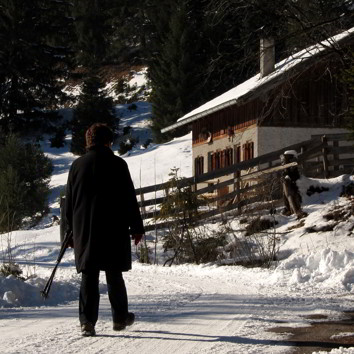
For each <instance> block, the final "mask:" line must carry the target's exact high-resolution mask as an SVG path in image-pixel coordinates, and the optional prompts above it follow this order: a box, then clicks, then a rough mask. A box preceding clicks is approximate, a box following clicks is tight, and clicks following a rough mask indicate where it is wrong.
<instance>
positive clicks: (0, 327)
mask: <svg viewBox="0 0 354 354" xmlns="http://www.w3.org/2000/svg"><path fill="white" fill-rule="evenodd" d="M64 271H65V272H69V271H70V270H68V269H66V270H64ZM71 271H73V270H71ZM222 274H223V275H224V277H222V276H221V275H222ZM266 274H267V271H264V272H263V271H262V270H260V271H259V274H255V272H254V271H253V272H252V271H250V272H248V271H247V270H245V269H243V270H242V269H239V270H238V268H237V267H230V268H228V267H227V268H209V269H208V270H205V269H203V268H202V267H196V266H187V267H172V268H163V267H155V266H143V265H138V264H136V266H135V268H134V270H133V271H131V272H129V273H127V274H126V276H125V278H126V283H127V287H128V292H129V298H130V310H131V311H133V312H135V313H136V315H137V322H136V323H135V324H134V325H133V326H132V327H129V328H128V329H127V330H125V331H122V332H114V331H113V330H112V323H111V317H110V308H109V303H108V298H107V295H103V296H102V297H101V306H100V318H99V322H98V323H97V327H96V329H97V336H96V337H93V338H83V337H81V335H80V328H79V323H78V318H77V302H73V303H70V304H68V305H65V306H55V307H40V308H30V309H28V308H27V309H26V310H21V309H16V308H12V309H6V308H1V309H0V331H1V347H0V352H1V353H85V354H90V353H285V352H287V351H289V350H291V347H290V343H287V342H286V338H282V337H280V336H279V335H278V336H277V335H275V334H273V333H269V332H266V329H268V328H270V327H274V326H277V325H279V324H280V323H281V325H282V326H284V325H287V324H288V325H292V326H294V325H304V322H305V320H304V318H303V315H304V314H306V313H311V312H313V311H317V312H318V311H321V312H322V313H326V312H327V313H328V312H329V311H330V310H332V309H333V308H334V307H335V306H336V303H337V306H340V303H342V304H343V301H344V302H345V300H347V301H350V299H349V297H348V298H346V296H344V297H342V298H338V297H336V299H335V296H331V295H328V296H326V295H323V296H322V297H321V299H320V300H319V298H316V296H314V294H312V295H311V294H310V293H308V292H307V294H306V295H305V294H303V293H302V294H300V293H299V294H292V296H286V295H284V289H282V290H281V291H280V292H279V295H277V291H276V290H274V289H271V288H269V287H268V286H264V287H258V286H255V284H256V283H258V285H259V284H260V282H261V281H262V277H264V276H265V275H266ZM102 281H104V277H102ZM319 303H320V305H319Z"/></svg>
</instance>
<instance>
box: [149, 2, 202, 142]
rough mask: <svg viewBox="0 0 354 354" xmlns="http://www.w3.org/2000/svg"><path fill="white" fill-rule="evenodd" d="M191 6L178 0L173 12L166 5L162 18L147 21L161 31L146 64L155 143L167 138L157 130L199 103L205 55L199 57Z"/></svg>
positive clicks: (169, 135) (166, 135) (196, 32)
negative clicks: (147, 66)
mask: <svg viewBox="0 0 354 354" xmlns="http://www.w3.org/2000/svg"><path fill="white" fill-rule="evenodd" d="M192 3H193V2H192V1H186V0H180V1H178V4H177V6H176V7H175V8H174V11H171V8H169V7H167V6H166V8H165V7H161V9H160V8H159V12H160V13H161V12H162V11H166V12H165V13H163V15H164V16H165V17H163V16H159V17H156V18H154V19H151V21H154V22H153V23H154V25H155V27H156V31H164V32H160V33H159V34H158V36H159V38H158V39H157V41H156V42H155V45H156V46H157V47H158V49H157V50H156V49H155V47H154V46H152V47H151V51H153V52H152V54H151V59H150V63H149V78H150V79H151V84H152V94H151V98H150V100H151V103H152V130H153V133H154V136H155V140H156V141H157V142H162V141H165V140H168V139H170V138H171V134H165V135H162V134H161V132H160V130H161V128H163V127H166V126H168V125H171V124H173V123H175V122H176V120H177V119H178V118H180V117H181V116H183V115H184V114H186V113H187V112H189V111H190V110H192V109H193V108H194V107H196V106H198V104H199V103H201V102H202V98H203V97H202V92H203V91H202V90H201V83H202V79H201V78H202V75H203V72H204V64H205V62H204V59H203V58H204V56H205V55H204V56H203V55H202V51H203V48H201V44H200V43H202V41H201V38H200V36H199V34H200V33H201V31H200V29H199V27H198V23H197V19H198V16H197V13H196V12H194V11H193V10H194V8H193V4H192ZM156 53H158V55H156ZM184 131H185V130H184V129H183V130H182V131H179V132H177V134H180V133H182V132H184ZM175 133H176V132H174V133H173V134H175Z"/></svg>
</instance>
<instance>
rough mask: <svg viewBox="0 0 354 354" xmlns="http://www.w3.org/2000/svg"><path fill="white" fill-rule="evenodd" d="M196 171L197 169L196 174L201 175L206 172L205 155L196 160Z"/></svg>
mask: <svg viewBox="0 0 354 354" xmlns="http://www.w3.org/2000/svg"><path fill="white" fill-rule="evenodd" d="M194 171H195V175H196V176H199V175H201V174H203V173H204V157H203V156H198V157H197V158H196V159H195V160H194Z"/></svg>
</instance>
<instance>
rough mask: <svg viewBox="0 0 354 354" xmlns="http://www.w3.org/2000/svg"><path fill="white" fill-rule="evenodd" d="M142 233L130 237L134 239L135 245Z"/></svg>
mask: <svg viewBox="0 0 354 354" xmlns="http://www.w3.org/2000/svg"><path fill="white" fill-rule="evenodd" d="M143 236H144V234H133V235H132V239H133V240H134V243H135V245H137V244H138V243H139V242H140V241H141V239H142V238H143Z"/></svg>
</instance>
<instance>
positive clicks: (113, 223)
mask: <svg viewBox="0 0 354 354" xmlns="http://www.w3.org/2000/svg"><path fill="white" fill-rule="evenodd" d="M66 217H67V222H68V227H69V228H70V229H72V230H73V235H74V251H75V262H76V269H77V271H78V272H81V271H83V270H90V269H100V270H107V269H115V270H119V271H127V270H129V269H131V246H130V242H131V241H130V234H142V233H144V227H143V222H142V219H141V216H140V211H139V206H138V203H137V199H136V196H135V190H134V185H133V182H132V180H131V177H130V173H129V170H128V166H127V163H126V162H125V161H124V160H123V159H121V158H120V157H118V156H115V155H114V154H113V152H112V150H111V149H109V148H108V147H105V146H101V147H95V148H93V149H91V150H90V151H88V152H87V153H86V154H85V155H84V156H82V157H80V158H78V159H77V160H75V161H74V162H73V164H72V166H71V169H70V172H69V177H68V183H67V189H66Z"/></svg>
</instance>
